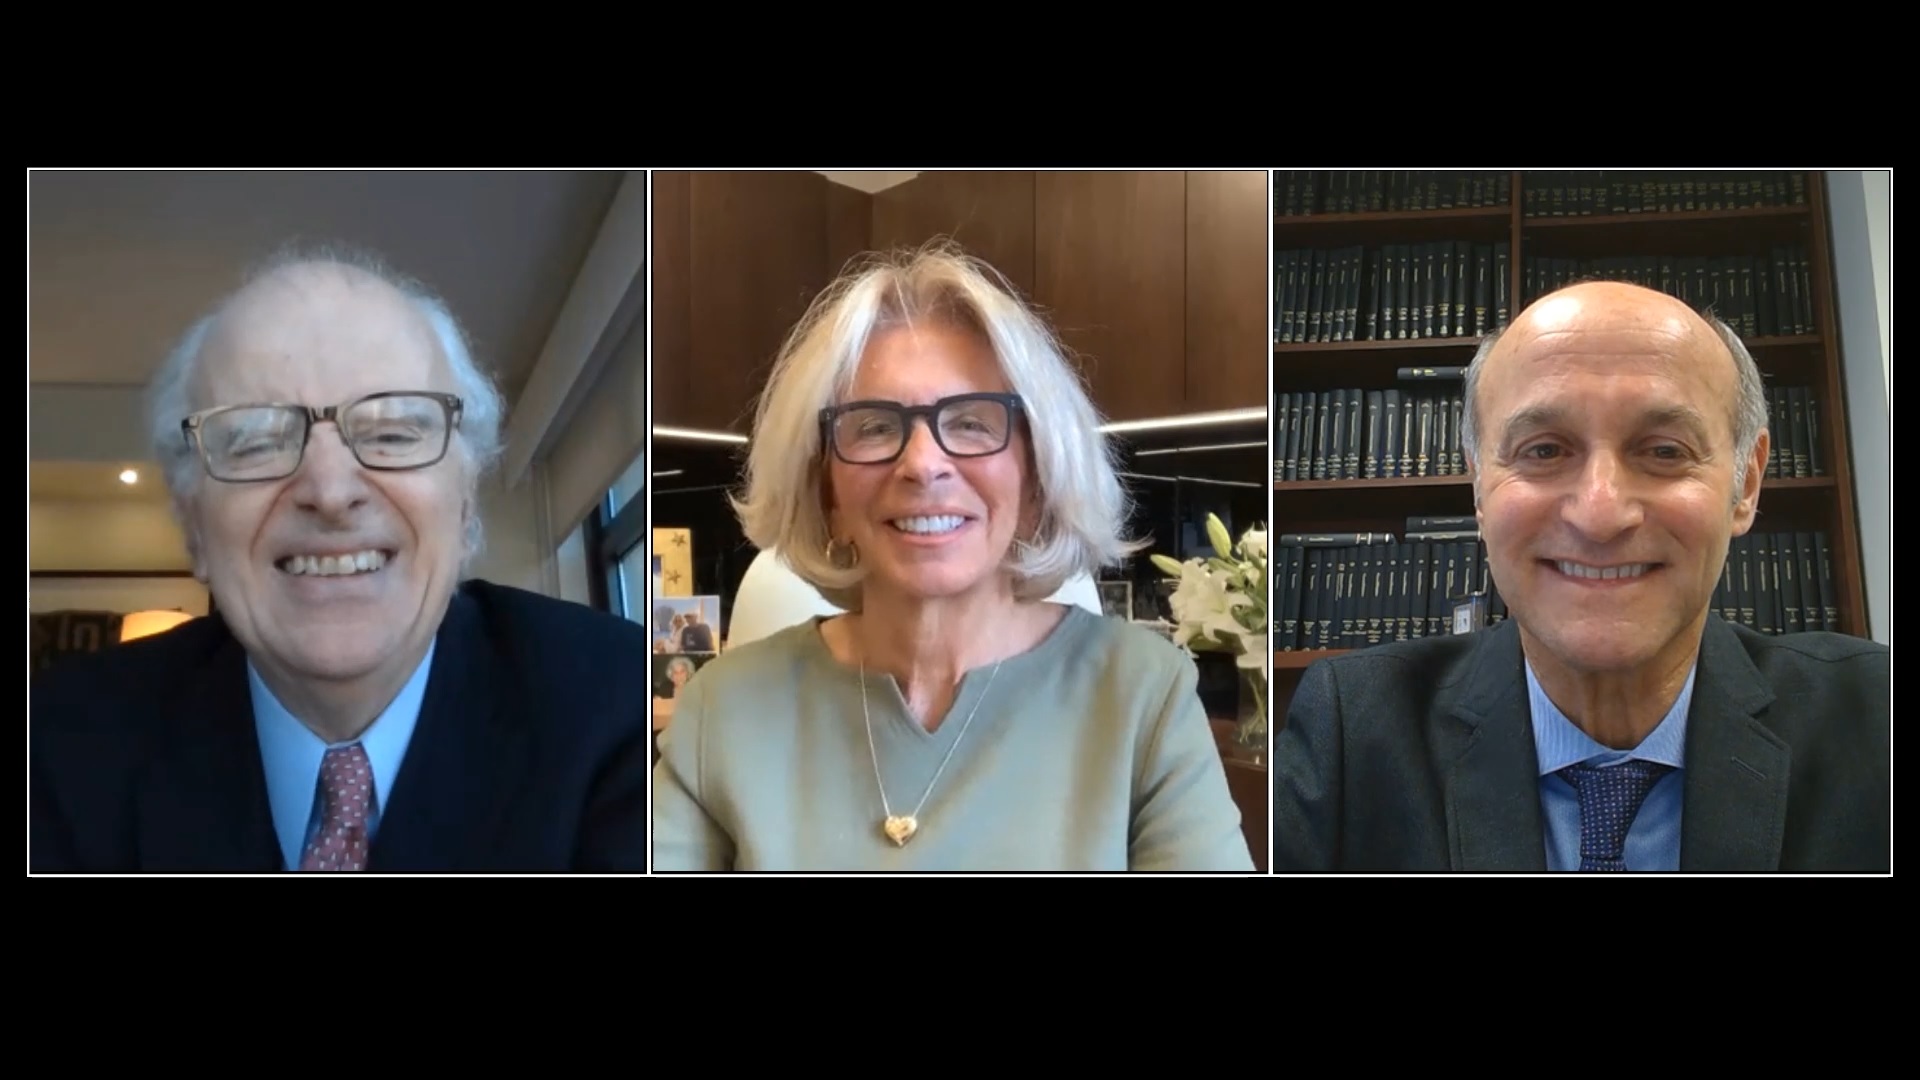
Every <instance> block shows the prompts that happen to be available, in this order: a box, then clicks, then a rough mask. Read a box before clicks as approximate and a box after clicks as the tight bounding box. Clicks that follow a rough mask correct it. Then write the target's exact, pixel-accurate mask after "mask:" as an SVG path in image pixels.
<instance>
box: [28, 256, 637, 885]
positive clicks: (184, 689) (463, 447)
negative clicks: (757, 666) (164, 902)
mask: <svg viewBox="0 0 1920 1080" xmlns="http://www.w3.org/2000/svg"><path fill="white" fill-rule="evenodd" d="M152 408H153V412H152V416H151V418H150V419H151V422H152V425H153V427H152V437H153V440H154V442H153V453H154V455H155V457H156V459H157V460H158V461H160V462H161V463H162V465H163V467H164V470H165V473H166V480H167V485H168V489H169V492H170V494H171V495H172V498H173V502H174V507H175V510H176V513H177V515H178V517H179V519H180V522H181V525H182V527H183V530H184V532H185V536H186V541H187V549H188V552H189V554H190V555H191V557H192V560H193V567H194V572H195V575H196V576H197V577H198V578H199V579H200V580H201V581H202V582H204V583H206V586H207V589H208V591H209V593H210V595H211V596H212V598H213V606H214V609H215V612H216V613H215V614H214V615H212V616H210V617H208V618H204V619H195V620H192V621H190V622H188V623H186V624H185V625H183V626H181V627H179V628H177V629H175V630H172V631H170V632H167V633H164V634H160V635H157V636H155V637H150V638H145V639H141V640H138V641H134V642H130V643H127V644H125V645H121V646H117V647H115V648H112V649H109V650H107V651H105V652H102V653H100V654H97V655H95V656H90V657H84V658H81V659H78V660H75V661H73V662H72V663H71V664H70V665H68V664H63V665H61V666H60V667H57V668H55V669H54V670H53V671H52V672H50V673H49V674H47V675H44V676H40V677H37V678H36V679H35V680H34V683H33V686H32V690H31V698H32V700H31V721H30V723H31V726H32V749H31V755H30V756H31V759H32V768H31V776H30V786H31V798H30V806H31V810H30V819H31V821H30V827H29V865H30V866H31V867H32V868H33V869H34V870H35V871H38V872H137V871H175V872H228V873H246V872H272V871H282V870H299V871H367V870H371V871H394V872H410V871H421V872H425V871H472V872H489V871H491V872H518V871H570V870H593V871H629V872H644V871H645V869H646V855H647V853H646V821H647V814H648V812H649V811H648V809H647V805H648V804H647V798H646V776H647V770H648V767H649V764H650V761H651V757H652V753H651V741H650V739H651V735H650V733H651V722H650V719H648V718H649V716H650V713H651V709H650V708H649V706H648V695H649V688H648V681H649V680H648V669H647V665H646V664H645V662H644V658H645V656H646V654H647V644H646V639H645V636H644V632H643V631H642V630H641V629H640V627H638V626H637V625H634V624H632V623H628V622H626V621H625V620H622V619H616V618H613V617H612V616H609V615H603V614H600V613H597V612H594V611H592V610H590V609H588V608H585V607H582V606H579V605H576V604H568V603H564V602H562V601H559V600H553V599H549V598H547V597H544V596H540V595H537V594H534V593H529V592H523V591H521V590H517V589H510V588H504V587H501V586H497V585H492V584H488V583H486V582H482V581H475V580H470V579H469V578H468V569H469V566H470V563H471V560H472V558H473V556H474V555H475V554H476V553H477V552H478V550H479V543H480V537H481V532H480V528H479V526H480V520H479V510H478V492H477V485H478V482H479V478H480V477H481V475H482V474H483V473H484V472H485V471H486V470H487V468H488V467H489V466H490V465H491V464H492V463H493V461H494V460H495V458H496V457H497V456H498V453H499V448H500V447H499V441H500V420H501V401H500V398H499V396H498V394H497V393H496V392H495V390H494V388H493V386H492V385H491V383H490V382H489V381H488V379H487V377H486V376H485V375H484V374H483V373H481V371H480V370H479V369H478V368H477V367H476V366H475V364H474V362H473V360H472V358H471V356H470V355H469V354H468V351H467V346H466V344H465V341H464V339H463V337H462V335H461V333H460V330H459V328H458V326H457V325H456V324H455V322H454V319H453V316H452V314H451V313H450V312H449V311H448V309H447V308H446V306H445V305H444V304H443V303H441V302H440V301H439V300H437V299H435V298H434V297H433V296H431V295H430V294H428V293H426V292H425V291H424V290H423V289H421V288H419V287H418V286H417V285H415V284H413V283H411V282H409V281H407V280H405V279H403V278H400V277H398V276H396V275H393V274H391V273H388V272H387V271H385V270H383V269H382V268H380V267H379V266H378V265H377V264H375V263H373V262H372V261H371V260H368V259H365V258H362V257H360V256H357V255H356V256H336V255H323V256H300V255H296V256H290V257H287V258H283V259H280V260H276V261H275V262H274V263H273V264H271V265H270V266H269V267H267V268H266V269H265V270H264V271H263V272H262V273H260V274H259V275H258V276H257V277H256V278H255V279H253V280H252V281H250V282H249V283H248V284H247V285H246V286H245V287H243V288H242V289H240V290H239V292H237V293H236V294H235V295H233V296H231V297H229V298H228V299H227V300H226V301H225V302H224V303H222V304H220V305H219V306H218V307H217V308H216V309H215V310H214V312H213V313H212V314H210V315H208V316H207V317H206V318H205V319H203V320H201V321H200V322H199V323H197V324H196V325H195V326H194V327H193V328H192V329H191V330H190V331H189V332H188V333H187V334H186V336H185V339H184V340H183V341H182V343H181V344H180V346H179V347H178V348H177V349H176V350H175V351H174V353H173V354H172V356H171V357H169V358H168V360H167V361H166V362H165V363H164V364H163V365H162V367H161V370H160V373H159V375H158V377H157V378H156V380H155V383H154V387H153V394H152Z"/></svg>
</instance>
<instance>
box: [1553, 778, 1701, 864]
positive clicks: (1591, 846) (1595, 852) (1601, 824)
mask: <svg viewBox="0 0 1920 1080" xmlns="http://www.w3.org/2000/svg"><path fill="white" fill-rule="evenodd" d="M1672 771H1673V766H1671V765H1662V764H1660V763H1659V762H1654V761H1623V762H1621V763H1620V764H1618V765H1609V766H1607V767H1605V768H1595V767H1594V766H1592V765H1569V766H1567V767H1566V768H1564V769H1561V770H1560V777H1561V779H1564V780H1565V781H1566V782H1567V783H1569V784H1572V785H1573V789H1574V790H1575V791H1577V792H1579V793H1580V869H1581V870H1583V871H1585V870H1611V871H1616V872H1617V871H1623V870H1625V869H1626V868H1627V863H1626V859H1625V852H1626V849H1627V830H1628V829H1629V828H1632V827H1633V818H1634V815H1636V814H1638V813H1639V812H1640V804H1641V803H1642V802H1645V801H1646V798H1647V792H1649V791H1652V790H1653V785H1654V784H1656V783H1658V782H1659V780H1660V778H1661V777H1663V776H1665V775H1667V774H1668V773H1670V772H1672Z"/></svg>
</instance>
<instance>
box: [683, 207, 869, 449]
mask: <svg viewBox="0 0 1920 1080" xmlns="http://www.w3.org/2000/svg"><path fill="white" fill-rule="evenodd" d="M832 187H833V185H832V184H830V183H829V182H828V181H827V179H826V178H825V177H823V176H821V175H819V174H818V173H811V172H699V173H667V172H656V173H654V174H653V193H654V227H653V232H654V236H653V252H654V265H653V270H652V273H653V290H652V298H653V303H654V311H653V313H652V318H653V320H654V323H653V327H654V342H653V357H652V365H653V378H654V411H653V417H654V423H655V424H656V425H668V426H677V427H691V428H701V429H705V430H710V431H732V432H737V433H740V434H746V433H747V431H748V429H749V428H750V427H751V425H752V422H753V408H754V405H755V403H756V401H757V400H758V397H759V393H760V390H761V388H762V387H763V386H765V385H766V380H767V376H768V374H769V373H770V372H771V371H772V368H773V362H774V360H775V359H776V358H777V357H778V355H779V352H780V346H781V345H782V344H783V343H784V342H785V341H786V337H787V334H788V332H789V331H791V330H792V329H793V325H794V323H796V322H797V321H799V319H800V316H801V315H803V314H804V313H805V312H806V310H807V305H808V304H810V303H812V301H813V299H814V297H816V296H818V295H819V293H820V291H821V290H822V289H824V288H826V286H827V284H828V282H829V281H830V280H831V276H832V274H833V273H834V272H835V271H836V270H837V269H838V268H839V262H844V261H845V259H846V258H850V257H851V256H852V254H853V253H855V252H857V251H858V250H860V249H862V248H864V247H865V246H866V242H867V241H866V227H865V219H866V217H867V216H868V214H869V213H870V206H869V204H868V202H867V201H866V197H865V196H864V195H861V194H860V193H859V192H848V193H846V195H845V196H843V195H841V194H840V193H838V192H831V191H830V190H829V189H830V188H832ZM836 256H837V257H838V258H839V262H836V261H834V260H835V258H836Z"/></svg>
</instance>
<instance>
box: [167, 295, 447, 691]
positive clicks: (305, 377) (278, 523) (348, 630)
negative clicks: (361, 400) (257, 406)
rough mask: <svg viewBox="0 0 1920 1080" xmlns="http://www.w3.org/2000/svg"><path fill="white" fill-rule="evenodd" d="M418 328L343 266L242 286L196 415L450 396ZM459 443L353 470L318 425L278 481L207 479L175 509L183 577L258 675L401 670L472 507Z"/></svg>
mask: <svg viewBox="0 0 1920 1080" xmlns="http://www.w3.org/2000/svg"><path fill="white" fill-rule="evenodd" d="M453 389H454V387H453V385H452V373H451V371H450V370H449V369H448V367H447V365H446V363H445V361H444V359H443V358H442V355H441V351H440V346H439V343H438V341H437V340H436V338H435V336H434V334H433V331H432V329H431V327H429V326H428V324H427V323H426V321H425V320H424V319H423V318H422V317H421V315H420V314H419V313H418V311H417V310H416V309H415V308H414V307H413V306H412V305H411V304H409V303H408V302H407V300H406V299H405V298H404V297H403V296H401V295H400V294H399V293H398V292H397V291H395V290H393V289H392V288H390V287H389V286H387V285H385V284H383V283H381V282H379V281H378V280H377V279H375V278H373V277H371V276H370V275H365V274H363V273H361V272H359V271H353V270H348V269H346V268H342V267H332V266H323V267H299V268H295V269H293V270H289V271H283V272H281V273H280V274H279V275H276V276H274V277H272V278H269V279H268V280H266V281H262V282H259V283H257V284H255V285H254V286H251V287H249V288H248V289H247V290H245V291H244V292H242V293H241V294H240V295H239V296H238V297H236V298H235V300H234V301H233V303H232V304H231V305H230V306H229V307H228V308H227V309H226V311H225V312H224V313H223V314H222V316H221V317H220V320H219V322H218V324H217V325H216V326H215V327H214V329H213V330H212V332H211V333H210V334H209V336H208V338H207V340H206V343H205V346H204V350H203V352H202V354H201V360H200V363H199V366H198V368H197V370H196V372H195V381H194V386H193V399H194V403H195V407H196V408H202V409H204V408H211V407H215V406H223V405H239V404H253V403H296V404H305V405H311V406H327V405H337V404H342V403H344V402H346V401H348V400H349V399H352V398H356V397H359V396H361V395H364V394H370V393H378V392H382V391H392V390H436V391H452V390H453ZM465 467H466V459H465V457H464V455H463V454H462V451H461V449H460V444H459V440H458V439H455V440H454V445H453V447H452V448H450V449H449V450H448V452H447V455H446V457H444V458H443V459H442V460H441V461H440V462H439V463H438V464H435V465H432V466H429V467H427V468H424V469H418V470H414V471H409V472H383V471H374V470H369V469H366V468H364V467H362V466H361V465H360V464H359V462H358V461H357V460H356V459H355V458H354V455H353V452H352V451H351V450H349V449H348V448H347V446H346V444H345V442H344V441H343V440H342V437H341V433H340V430H339V428H338V427H337V426H335V425H334V424H332V423H317V424H315V425H314V427H313V431H312V434H311V436H310V438H309V439H308V443H307V450H306V455H305V457H304V458H303V459H302V461H301V463H300V467H299V469H298V470H297V471H296V472H295V473H294V474H293V475H292V476H289V477H287V478H286V479H284V480H272V481H265V482H252V483H223V482H221V481H218V480H214V479H213V478H211V477H210V476H207V475H206V474H205V473H204V472H203V473H202V474H201V475H200V477H199V478H198V482H197V486H196V487H195V488H194V490H193V491H192V493H191V494H190V495H188V496H187V497H186V498H185V499H184V500H183V504H182V510H183V515H182V516H183V519H184V520H185V522H186V525H187V529H188V533H189V543H190V547H191V548H192V551H193V555H194V566H195V572H196V574H198V576H199V577H200V578H201V580H203V581H205V582H207V583H208V586H209V590H210V591H211V592H212V593H213V596H214V600H215V603H216V604H217V606H218V608H219V611H220V614H221V616H222V617H223V618H224V619H225V621H226V623H227V625H228V626H229V627H230V628H231V629H232V630H233V633H234V636H235V637H237V638H239V640H240V641H241V643H242V644H243V645H244V646H245V647H246V649H247V651H248V653H249V655H250V656H251V657H252V658H253V660H254V662H255V663H256V664H257V665H259V666H260V667H261V668H262V670H263V671H265V672H267V673H268V674H269V675H275V676H279V677H281V678H284V679H294V680H308V681H312V680H321V681H326V682H346V681H353V680H358V679H363V678H368V677H370V676H371V677H378V676H379V675H380V674H382V673H383V672H386V673H390V669H397V670H411V668H412V666H413V665H414V664H416V663H417V662H418V661H419V659H420V657H421V656H423V655H424V653H425V651H426V648H427V644H428V642H430V641H431V640H432V638H433V635H434V633H435V631H436V630H437V629H438V628H439V625H440V620H441V617H442V616H443V615H444V614H445V612H446V606H447V602H448V599H449V597H450V596H451V594H452V592H453V589H454V586H455V584H456V583H457V581H458V578H459V573H460V565H461V561H462V558H463V557H464V555H465V550H464V543H465V535H464V533H465V523H466V515H467V514H468V512H469V510H470V507H469V505H468V500H467V498H466V491H467V484H466V480H465V474H464V472H463V470H464V469H465Z"/></svg>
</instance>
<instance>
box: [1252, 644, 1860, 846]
mask: <svg viewBox="0 0 1920 1080" xmlns="http://www.w3.org/2000/svg"><path fill="white" fill-rule="evenodd" d="M1890 661H1891V654H1890V652H1889V650H1888V649H1887V647H1886V646H1884V645H1881V644H1878V643H1876V642H1873V641H1868V640H1865V639H1862V638H1855V637H1848V636H1845V635H1842V634H1833V633H1803V634H1788V635H1784V636H1779V637H1773V636H1767V635H1762V634H1759V633H1756V632H1754V631H1752V630H1749V629H1747V628H1746V627H1744V626H1738V625H1735V624H1732V623H1729V622H1726V621H1725V620H1723V619H1722V618H1721V617H1720V616H1719V615H1717V614H1710V615H1708V616H1707V626H1706V632H1705V634H1704V635H1703V637H1702V640H1701V643H1700V659H1699V667H1698V669H1697V670H1698V674H1697V676H1696V679H1695V682H1694V690H1693V707H1692V711H1691V712H1689V713H1688V715H1687V769H1686V774H1685V777H1684V786H1683V787H1682V789H1681V791H1682V795H1681V800H1682V802H1681V824H1680V869H1681V870H1682V871H1695V872H1715V871H1721V872H1726V871H1767V870H1780V871H1803V872H1844V871H1878V872H1885V871H1887V870H1889V869H1890V868H1891V866H1892V862H1893V846H1892V832H1891V828H1892V826H1891V822H1890V817H1891V812H1892V798H1893V795H1892V785H1891V777H1892V768H1893V728H1892V723H1891V717H1890V696H1891V686H1892V684H1891V679H1892V673H1891V667H1890ZM1273 780H1274V789H1273V849H1274V851H1273V868H1274V872H1275V873H1282V874H1285V873H1324V872H1336V873H1337V872H1345V873H1357V872H1367V871H1375V872H1406V871H1416V872H1417V871H1446V870H1467V871H1474V870H1479V871H1523V872H1525V871H1542V872H1544V871H1545V870H1546V868H1547V863H1546V843H1545V838H1544V837H1545V834H1544V832H1543V826H1542V818H1541V811H1540V787H1539V783H1540V778H1539V769H1538V766H1537V758H1536V756H1535V753H1534V740H1533V719H1532V710H1531V709H1530V708H1529V706H1528V703H1527V685H1526V674H1525V671H1524V670H1523V668H1522V660H1521V652H1520V634H1519V630H1518V627H1517V626H1516V624H1515V623H1514V622H1513V620H1511V619H1508V620H1506V621H1505V622H1502V623H1501V624H1500V625H1498V626H1496V627H1494V628H1492V629H1490V630H1486V631H1481V632H1479V633H1473V634H1461V635H1457V636H1446V637H1435V638H1425V639H1422V640H1420V641H1411V642H1396V643H1394V644H1392V645H1381V646H1377V647H1375V648H1370V649H1366V650H1363V651H1359V652H1355V653H1352V654H1350V655H1346V656H1338V657H1332V658H1329V659H1325V660H1321V661H1319V662H1318V663H1316V664H1314V665H1313V666H1312V667H1311V668H1308V669H1307V670H1306V671H1305V672H1304V673H1302V675H1301V679H1300V687H1299V689H1298V690H1297V691H1296V692H1295V693H1294V695H1293V701H1292V705H1291V706H1290V708H1289V709H1288V712H1287V723H1286V727H1285V728H1284V729H1282V730H1281V731H1280V732H1278V733H1277V734H1275V736H1274V739H1273Z"/></svg>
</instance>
